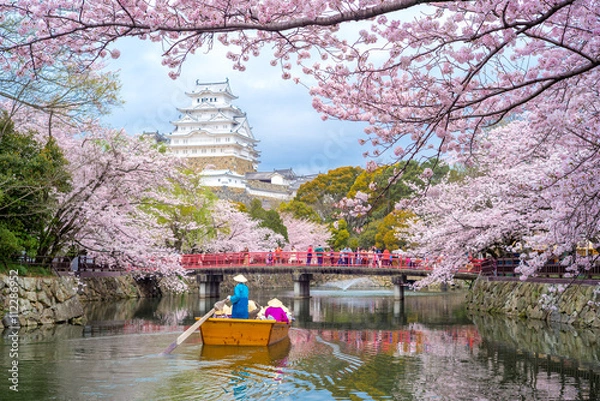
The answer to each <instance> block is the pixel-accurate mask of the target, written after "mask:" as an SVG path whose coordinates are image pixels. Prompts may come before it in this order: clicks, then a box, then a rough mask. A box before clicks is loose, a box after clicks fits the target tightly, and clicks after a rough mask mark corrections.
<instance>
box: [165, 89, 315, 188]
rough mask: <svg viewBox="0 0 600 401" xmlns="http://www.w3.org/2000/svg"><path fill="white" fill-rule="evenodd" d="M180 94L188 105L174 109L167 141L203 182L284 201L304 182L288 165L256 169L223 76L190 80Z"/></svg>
mask: <svg viewBox="0 0 600 401" xmlns="http://www.w3.org/2000/svg"><path fill="white" fill-rule="evenodd" d="M186 95H187V96H188V97H189V98H190V99H191V105H190V106H188V107H183V108H179V109H178V110H179V111H180V112H181V115H180V117H179V119H178V120H176V121H173V122H172V124H173V125H175V129H174V130H173V132H172V133H171V134H170V135H168V146H169V147H170V149H171V151H172V152H173V155H175V156H176V157H180V158H185V159H186V160H187V161H188V162H189V164H190V166H192V167H194V168H195V169H197V170H198V171H201V174H202V182H203V184H204V185H206V186H210V187H227V188H238V189H239V190H242V191H245V192H246V193H247V194H248V195H250V196H258V197H266V198H276V199H281V200H287V199H291V198H292V197H293V196H294V195H295V191H296V189H297V188H298V186H299V185H300V184H301V183H302V182H305V181H307V179H308V177H299V176H297V175H296V174H295V173H294V172H293V171H292V169H291V168H290V169H282V170H274V171H272V172H258V171H257V167H258V163H259V160H258V159H259V154H260V152H259V151H258V150H257V149H256V145H257V143H258V142H259V141H258V140H257V139H255V138H254V135H253V134H252V129H251V127H250V125H249V124H248V119H247V118H246V114H245V113H243V112H242V111H241V110H240V109H238V108H237V107H236V106H234V105H232V103H231V102H232V101H233V100H235V99H237V97H236V96H235V95H234V94H233V93H232V92H231V88H230V87H229V80H226V81H225V82H215V83H199V82H196V88H195V89H194V90H193V91H192V92H188V93H186ZM310 178H312V177H310Z"/></svg>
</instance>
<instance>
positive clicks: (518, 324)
mask: <svg viewBox="0 0 600 401" xmlns="http://www.w3.org/2000/svg"><path fill="white" fill-rule="evenodd" d="M311 295H312V298H311V299H310V300H305V301H298V300H294V299H293V292H292V290H291V289H290V290H288V291H278V292H277V293H272V292H258V291H253V293H252V298H253V299H255V300H257V301H258V302H259V303H261V304H266V301H267V300H268V299H270V298H271V297H273V296H277V297H278V298H280V299H281V300H282V301H284V303H285V304H286V305H289V307H290V308H291V309H292V310H293V311H294V314H295V317H296V321H295V322H294V325H293V328H292V329H291V330H290V335H289V341H284V342H282V343H279V344H276V345H275V346H271V347H257V348H255V347H215V346H203V345H202V344H201V343H200V341H199V338H198V337H199V336H197V335H195V334H194V335H193V336H192V337H190V339H188V340H187V341H186V342H185V343H184V344H182V345H181V346H179V347H178V348H177V349H176V350H175V351H174V352H173V353H172V354H171V355H168V356H165V355H163V354H162V351H163V350H164V349H165V348H166V347H167V346H168V345H169V344H170V343H171V342H173V341H174V340H175V338H176V337H177V336H178V335H179V334H180V333H181V332H182V331H183V330H184V329H185V328H186V326H189V325H190V324H192V323H193V322H194V316H202V315H204V314H205V313H206V312H207V311H208V310H209V309H210V308H211V307H212V303H214V301H215V300H210V301H207V300H199V299H197V298H195V297H193V296H186V297H173V298H163V299H160V300H134V301H126V302H119V303H109V304H106V303H105V304H101V303H98V304H90V305H87V311H86V313H87V318H88V323H87V324H86V325H85V326H69V325H60V326H54V327H50V328H43V329H35V330H25V329H22V330H21V331H20V332H19V345H18V358H17V359H18V367H19V372H18V380H19V382H18V389H19V392H18V393H15V392H13V391H10V390H9V386H10V382H9V381H8V378H9V377H10V373H9V371H8V369H9V368H10V366H11V365H10V364H11V363H12V361H14V360H15V358H13V357H9V355H10V351H11V347H12V346H13V345H12V342H11V338H10V337H9V334H10V333H9V332H8V331H5V332H4V335H3V339H2V342H0V352H1V355H0V364H1V366H2V372H4V373H3V376H2V382H3V384H2V385H3V388H2V389H0V400H5V399H9V400H10V399H15V400H128V401H132V400H551V401H552V400H555V401H558V400H597V399H600V379H599V376H598V375H599V373H600V346H599V345H598V343H597V341H599V340H598V339H600V336H599V334H600V333H598V332H596V331H592V330H575V329H573V328H572V327H568V326H567V327H549V326H546V325H544V324H543V323H541V322H531V321H530V322H522V321H513V320H507V319H499V318H492V317H490V316H468V315H467V314H466V312H465V309H464V302H463V301H464V294H463V293H460V292H446V293H417V294H415V293H408V294H407V298H406V300H405V302H404V304H402V303H400V302H397V301H394V300H393V294H392V292H388V291H381V290H368V289H361V290H353V289H349V290H346V291H342V290H337V289H332V288H323V289H315V290H311Z"/></svg>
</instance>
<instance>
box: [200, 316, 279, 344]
mask: <svg viewBox="0 0 600 401" xmlns="http://www.w3.org/2000/svg"><path fill="white" fill-rule="evenodd" d="M289 330H290V325H289V324H288V323H282V322H276V321H274V320H257V319H227V318H211V319H208V320H207V321H206V322H204V324H202V326H200V333H201V334H202V342H203V343H204V344H206V345H238V346H265V345H272V344H275V343H278V342H280V341H281V340H283V339H285V338H288V332H289Z"/></svg>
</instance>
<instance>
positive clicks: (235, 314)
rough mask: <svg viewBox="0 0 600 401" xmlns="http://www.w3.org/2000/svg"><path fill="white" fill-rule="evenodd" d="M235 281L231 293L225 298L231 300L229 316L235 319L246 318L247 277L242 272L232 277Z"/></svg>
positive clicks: (248, 293) (248, 292)
mask: <svg viewBox="0 0 600 401" xmlns="http://www.w3.org/2000/svg"><path fill="white" fill-rule="evenodd" d="M233 281H237V284H236V285H235V287H234V289H233V295H228V296H227V299H229V300H230V301H231V317H232V318H236V319H248V297H249V295H250V291H249V290H248V286H247V285H246V283H247V282H248V279H247V278H246V277H244V276H243V275H242V274H238V275H237V276H235V277H234V278H233Z"/></svg>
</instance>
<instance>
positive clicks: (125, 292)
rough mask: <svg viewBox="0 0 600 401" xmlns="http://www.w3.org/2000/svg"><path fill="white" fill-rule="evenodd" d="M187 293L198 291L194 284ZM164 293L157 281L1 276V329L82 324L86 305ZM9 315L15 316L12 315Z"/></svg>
mask: <svg viewBox="0 0 600 401" xmlns="http://www.w3.org/2000/svg"><path fill="white" fill-rule="evenodd" d="M190 284H191V286H190V291H197V287H196V288H195V287H194V284H195V283H194V282H191V283H190ZM165 291H166V289H164V288H162V286H161V285H160V283H157V282H156V280H135V279H134V278H133V277H132V276H130V275H123V276H117V277H86V278H81V279H77V278H75V277H18V276H5V275H0V317H5V318H4V319H3V320H2V322H1V323H0V328H2V327H8V326H16V325H17V324H16V322H14V321H11V320H10V317H11V316H16V317H17V319H18V325H20V326H37V325H43V324H54V323H64V322H69V323H75V324H79V323H83V315H84V308H83V305H82V304H84V303H86V302H89V301H113V300H119V299H129V298H146V297H156V296H160V295H161V294H162V293H163V292H165ZM10 312H16V313H14V314H11V313H10Z"/></svg>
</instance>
